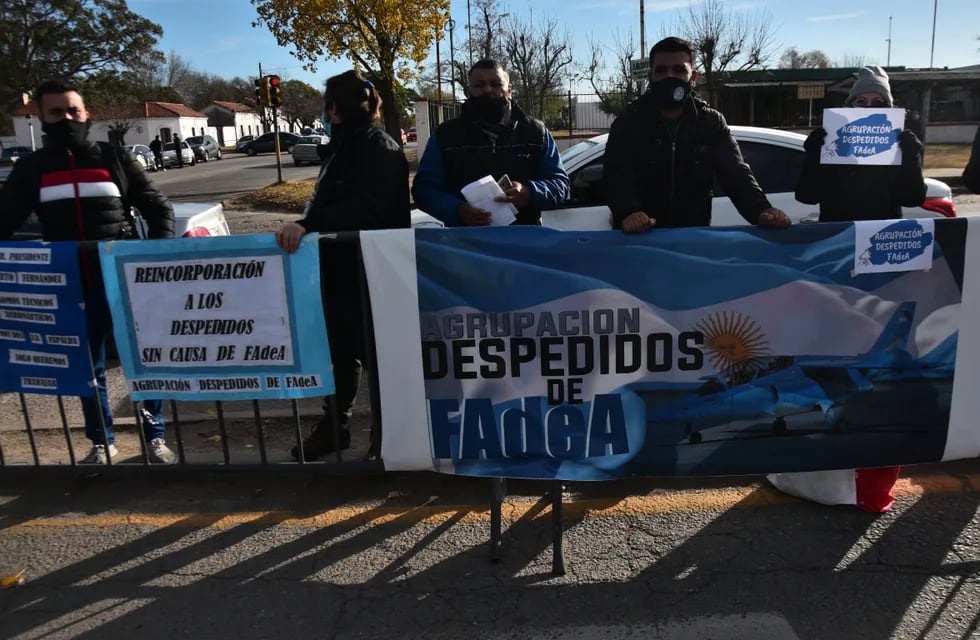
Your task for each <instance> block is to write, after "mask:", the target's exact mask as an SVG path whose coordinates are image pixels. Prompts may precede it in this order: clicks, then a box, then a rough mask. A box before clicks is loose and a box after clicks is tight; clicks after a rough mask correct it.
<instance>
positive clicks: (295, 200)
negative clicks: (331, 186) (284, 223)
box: [228, 178, 316, 213]
mask: <svg viewBox="0 0 980 640" xmlns="http://www.w3.org/2000/svg"><path fill="white" fill-rule="evenodd" d="M314 186H316V178H306V179H304V180H287V181H285V182H282V183H279V184H271V185H269V186H268V187H262V188H261V189H256V190H255V191H252V192H250V193H246V194H245V195H243V196H240V197H238V198H235V199H234V200H232V201H231V202H229V203H228V208H229V209H249V210H252V211H280V212H283V213H303V209H304V208H306V203H307V202H309V200H310V198H312V197H313V187H314Z"/></svg>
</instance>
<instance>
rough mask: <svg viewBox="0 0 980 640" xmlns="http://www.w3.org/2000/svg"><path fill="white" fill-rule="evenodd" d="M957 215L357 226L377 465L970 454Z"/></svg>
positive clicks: (963, 246) (813, 466) (817, 463)
mask: <svg viewBox="0 0 980 640" xmlns="http://www.w3.org/2000/svg"><path fill="white" fill-rule="evenodd" d="M969 222H970V224H968V221H967V220H937V221H935V223H933V222H932V221H915V220H904V221H882V222H873V223H862V224H861V225H855V224H849V223H847V224H814V225H800V226H797V227H793V228H791V229H788V230H783V231H778V230H766V229H758V228H752V227H745V228H731V229H676V230H663V231H653V232H652V233H649V234H643V235H638V236H630V235H625V234H622V233H614V232H558V231H552V230H547V229H540V228H501V229H480V230H468V229H447V230H419V231H416V232H412V231H379V232H367V233H362V234H361V245H362V251H363V253H364V260H365V269H366V272H367V275H368V282H369V287H370V293H371V302H372V308H373V310H374V323H375V324H374V326H375V333H376V341H377V346H378V359H379V360H378V369H379V375H380V378H379V384H380V395H381V407H382V415H383V425H382V428H383V432H384V439H383V444H382V457H383V458H384V460H385V466H386V468H388V469H436V470H439V471H444V472H449V473H457V474H467V475H483V476H506V477H528V478H561V479H604V478H614V477H621V476H628V475H661V474H736V473H769V472H778V471H806V470H817V469H838V468H853V467H864V466H878V465H895V464H909V463H916V462H927V461H938V460H943V459H954V458H964V457H973V456H977V455H978V454H980V425H978V421H977V418H976V416H977V415H980V394H977V393H976V380H978V379H980V377H978V375H980V365H978V362H980V326H978V324H980V323H978V322H977V318H978V317H980V313H978V312H980V275H978V274H980V225H978V224H977V221H972V220H971V221H969ZM869 224H870V225H876V228H870V227H869V226H868V225H869ZM922 255H926V256H928V257H929V260H928V265H927V266H928V268H927V269H921V268H920V267H919V264H918V263H917V260H919V259H920V258H921V256H922ZM902 265H904V270H902V269H903V266H902ZM886 268H893V269H899V270H896V271H888V270H884V269H886ZM410 309H413V310H417V314H413V313H411V312H410V311H409V310H410Z"/></svg>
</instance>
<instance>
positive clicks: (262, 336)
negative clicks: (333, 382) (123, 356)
mask: <svg viewBox="0 0 980 640" xmlns="http://www.w3.org/2000/svg"><path fill="white" fill-rule="evenodd" d="M125 274H126V287H127V289H128V293H129V299H130V301H131V304H132V310H133V322H134V329H135V334H136V345H137V349H138V353H139V356H138V357H139V359H140V362H141V363H143V364H144V365H157V366H166V367H185V368H194V369H203V368H208V367H242V366H246V365H261V364H267V365H292V364H293V360H294V357H293V347H292V335H291V331H290V323H289V307H288V305H287V303H286V294H285V291H286V286H285V282H284V278H285V276H284V270H283V261H282V256H269V255H264V256H256V257H255V258H248V257H238V256H236V257H234V258H209V259H203V260H191V261H186V262H139V263H136V262H130V263H127V264H126V265H125Z"/></svg>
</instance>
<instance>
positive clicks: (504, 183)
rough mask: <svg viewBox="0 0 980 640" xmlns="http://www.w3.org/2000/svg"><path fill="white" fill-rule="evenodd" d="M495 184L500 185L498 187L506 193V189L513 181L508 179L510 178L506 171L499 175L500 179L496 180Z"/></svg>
mask: <svg viewBox="0 0 980 640" xmlns="http://www.w3.org/2000/svg"><path fill="white" fill-rule="evenodd" d="M497 184H498V185H499V186H500V188H501V189H502V190H503V192H504V193H507V190H508V189H510V188H511V187H513V186H514V183H513V182H511V181H510V178H509V177H508V176H507V174H506V173H505V174H504V175H502V176H500V180H497Z"/></svg>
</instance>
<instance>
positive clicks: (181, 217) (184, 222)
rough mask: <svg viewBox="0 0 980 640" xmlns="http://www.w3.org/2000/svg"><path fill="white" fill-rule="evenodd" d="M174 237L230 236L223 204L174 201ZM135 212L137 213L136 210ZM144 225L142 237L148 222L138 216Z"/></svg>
mask: <svg viewBox="0 0 980 640" xmlns="http://www.w3.org/2000/svg"><path fill="white" fill-rule="evenodd" d="M172 205H173V208H174V237H175V238H203V237H208V236H228V235H231V231H230V230H229V229H228V222H227V221H226V220H225V213H224V207H223V206H222V205H221V204H210V203H207V204H205V203H201V204H198V203H196V202H174V203H172ZM134 213H137V215H138V212H136V211H135V210H134ZM138 219H139V221H140V225H142V227H143V233H142V234H141V235H142V237H144V238H145V237H146V222H145V221H144V220H143V219H142V218H138Z"/></svg>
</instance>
